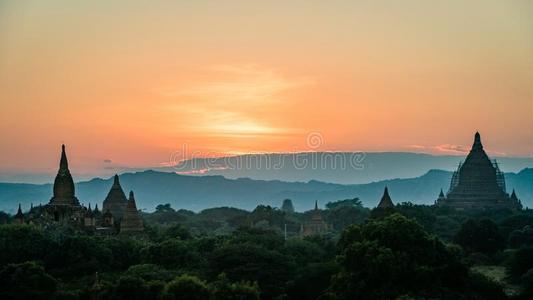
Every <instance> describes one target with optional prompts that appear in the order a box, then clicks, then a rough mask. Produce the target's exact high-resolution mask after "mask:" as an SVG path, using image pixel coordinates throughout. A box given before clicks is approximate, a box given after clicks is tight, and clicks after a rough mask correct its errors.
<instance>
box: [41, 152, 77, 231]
mask: <svg viewBox="0 0 533 300" xmlns="http://www.w3.org/2000/svg"><path fill="white" fill-rule="evenodd" d="M44 212H45V213H46V215H47V216H49V217H51V218H53V220H54V221H61V222H63V221H66V222H70V221H74V222H78V221H79V220H80V217H82V206H81V205H80V201H79V200H78V198H76V195H75V189H74V180H73V179H72V175H70V170H69V168H68V160H67V154H66V151H65V145H61V158H60V160H59V171H58V172H57V175H56V178H55V180H54V194H53V196H52V198H51V199H50V202H48V204H46V205H45V206H44Z"/></svg>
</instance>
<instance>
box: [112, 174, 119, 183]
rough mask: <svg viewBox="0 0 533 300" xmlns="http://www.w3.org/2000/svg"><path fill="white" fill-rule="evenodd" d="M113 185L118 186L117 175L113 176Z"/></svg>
mask: <svg viewBox="0 0 533 300" xmlns="http://www.w3.org/2000/svg"><path fill="white" fill-rule="evenodd" d="M113 185H120V182H119V181H118V174H115V178H114V179H113Z"/></svg>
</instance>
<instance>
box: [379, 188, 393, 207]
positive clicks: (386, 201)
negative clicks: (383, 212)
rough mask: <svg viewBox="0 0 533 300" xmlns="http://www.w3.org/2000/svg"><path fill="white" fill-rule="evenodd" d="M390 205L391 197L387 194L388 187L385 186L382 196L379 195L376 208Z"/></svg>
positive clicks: (391, 204) (391, 205)
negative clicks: (379, 198)
mask: <svg viewBox="0 0 533 300" xmlns="http://www.w3.org/2000/svg"><path fill="white" fill-rule="evenodd" d="M392 207H394V203H392V199H391V197H390V195H389V188H388V187H385V190H384V191H383V197H381V200H380V201H379V204H378V208H392Z"/></svg>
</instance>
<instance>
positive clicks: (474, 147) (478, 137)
mask: <svg viewBox="0 0 533 300" xmlns="http://www.w3.org/2000/svg"><path fill="white" fill-rule="evenodd" d="M482 149H483V144H482V143H481V135H480V134H479V132H478V131H477V132H476V135H475V136H474V145H472V150H482Z"/></svg>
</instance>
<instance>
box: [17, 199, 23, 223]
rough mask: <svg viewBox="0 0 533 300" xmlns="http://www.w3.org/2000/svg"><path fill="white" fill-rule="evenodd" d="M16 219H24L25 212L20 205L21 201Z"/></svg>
mask: <svg viewBox="0 0 533 300" xmlns="http://www.w3.org/2000/svg"><path fill="white" fill-rule="evenodd" d="M15 219H20V220H23V219H24V214H23V213H22V208H21V207H20V203H19V209H18V210H17V214H16V215H15Z"/></svg>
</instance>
